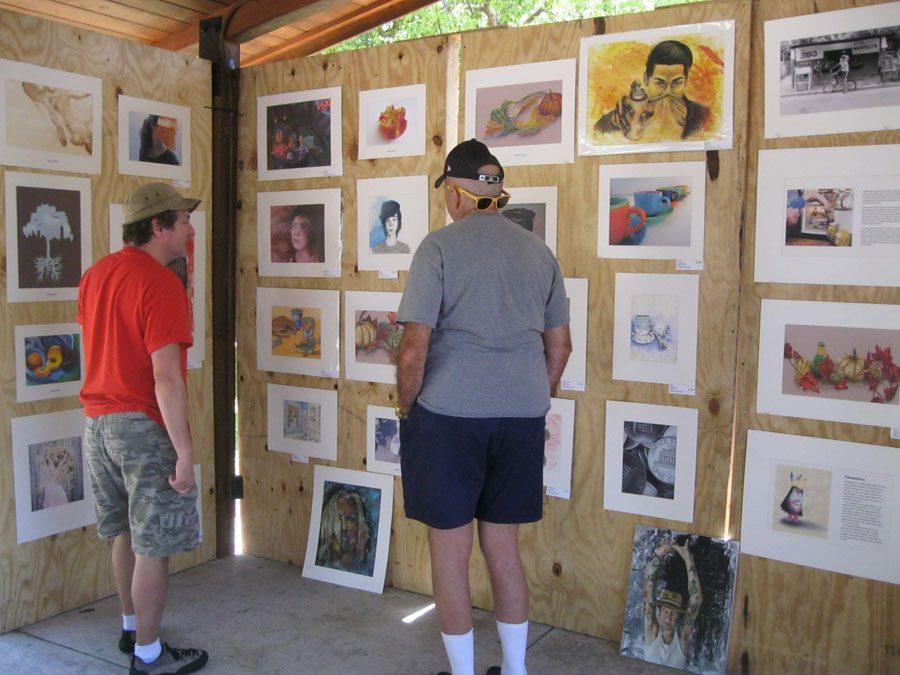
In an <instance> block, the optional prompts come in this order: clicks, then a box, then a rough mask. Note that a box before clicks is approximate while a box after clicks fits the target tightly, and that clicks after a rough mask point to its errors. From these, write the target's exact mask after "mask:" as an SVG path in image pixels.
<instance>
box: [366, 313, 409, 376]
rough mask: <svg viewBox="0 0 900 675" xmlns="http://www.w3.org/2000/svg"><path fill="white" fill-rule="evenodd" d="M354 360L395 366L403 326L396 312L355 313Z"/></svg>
mask: <svg viewBox="0 0 900 675" xmlns="http://www.w3.org/2000/svg"><path fill="white" fill-rule="evenodd" d="M355 334H356V360H357V362H359V363H379V364H383V365H389V364H390V365H396V363H397V354H398V353H399V351H400V338H402V337H403V325H402V324H399V323H397V312H370V311H367V310H362V311H357V312H356V329H355Z"/></svg>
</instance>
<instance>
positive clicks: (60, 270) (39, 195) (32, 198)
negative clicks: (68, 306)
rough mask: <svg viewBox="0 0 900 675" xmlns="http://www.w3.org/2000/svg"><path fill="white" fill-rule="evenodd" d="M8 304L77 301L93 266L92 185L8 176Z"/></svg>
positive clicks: (70, 179) (65, 178) (28, 175)
mask: <svg viewBox="0 0 900 675" xmlns="http://www.w3.org/2000/svg"><path fill="white" fill-rule="evenodd" d="M4 178H5V180H6V273H7V288H6V299H7V301H8V302H35V301H39V300H76V299H77V298H78V282H79V281H80V280H81V275H82V274H83V273H84V272H85V271H86V270H87V268H88V267H89V266H90V264H91V180H90V179H89V178H73V177H68V176H54V175H49V174H40V173H20V172H16V171H7V172H6V173H5V176H4Z"/></svg>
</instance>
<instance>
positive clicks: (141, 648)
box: [134, 638, 162, 663]
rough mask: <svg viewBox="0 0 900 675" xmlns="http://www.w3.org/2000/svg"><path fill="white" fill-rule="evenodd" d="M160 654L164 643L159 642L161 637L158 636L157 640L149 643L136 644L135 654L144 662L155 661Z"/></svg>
mask: <svg viewBox="0 0 900 675" xmlns="http://www.w3.org/2000/svg"><path fill="white" fill-rule="evenodd" d="M160 654H162V645H161V644H159V638H156V642H151V643H150V644H149V645H135V646H134V655H135V656H136V657H138V658H139V659H140V660H141V661H143V662H144V663H153V662H154V661H156V659H158V658H159V655H160Z"/></svg>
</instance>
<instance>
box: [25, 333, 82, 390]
mask: <svg viewBox="0 0 900 675" xmlns="http://www.w3.org/2000/svg"><path fill="white" fill-rule="evenodd" d="M80 379H81V336H80V335H77V334H70V335H41V336H36V337H27V338H25V384H26V386H29V387H34V386H40V385H43V384H49V383H57V382H77V381H78V380H80Z"/></svg>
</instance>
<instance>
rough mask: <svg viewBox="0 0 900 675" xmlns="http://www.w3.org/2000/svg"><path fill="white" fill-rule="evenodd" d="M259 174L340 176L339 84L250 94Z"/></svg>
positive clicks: (267, 177) (275, 177)
mask: <svg viewBox="0 0 900 675" xmlns="http://www.w3.org/2000/svg"><path fill="white" fill-rule="evenodd" d="M256 124H257V128H256V144H257V148H256V153H257V157H259V180H283V179H289V178H316V177H320V176H340V175H341V173H343V158H342V156H341V151H342V150H341V88H340V87H328V88H326V89H311V90H309V91H297V92H290V93H286V94H274V95H272V96H260V97H259V98H257V99H256Z"/></svg>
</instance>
